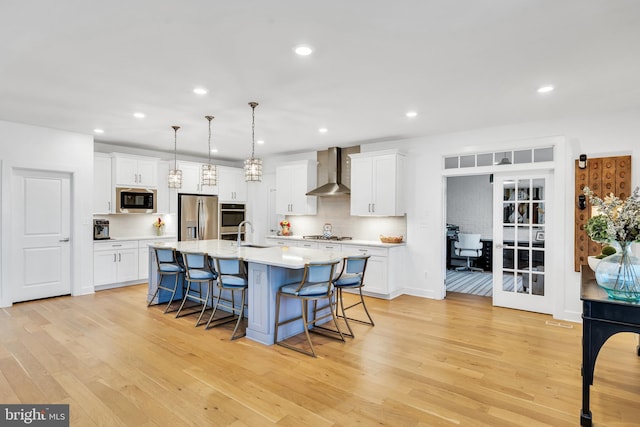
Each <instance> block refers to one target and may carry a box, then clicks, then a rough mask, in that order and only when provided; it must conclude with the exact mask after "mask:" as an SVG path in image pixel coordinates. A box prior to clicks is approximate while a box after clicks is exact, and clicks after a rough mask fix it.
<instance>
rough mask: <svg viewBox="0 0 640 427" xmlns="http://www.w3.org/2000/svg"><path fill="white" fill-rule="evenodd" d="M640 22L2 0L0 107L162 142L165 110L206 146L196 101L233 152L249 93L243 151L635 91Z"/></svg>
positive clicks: (463, 10)
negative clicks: (306, 51)
mask: <svg viewBox="0 0 640 427" xmlns="http://www.w3.org/2000/svg"><path fill="white" fill-rule="evenodd" d="M639 23H640V1H638V0H398V1H388V0H386V1H381V0H349V1H347V0H323V1H311V0H306V1H305V0H272V1H264V0H242V1H230V0H226V1H223V0H181V1H173V0H109V1H101V2H97V1H93V0H55V1H51V0H33V1H27V0H2V4H1V5H0V40H2V43H1V44H0V120H7V121H14V122H21V123H27V124H34V125H40V126H45V127H50V128H57V129H64V130H69V131H74V132H80V133H85V134H91V133H93V129H94V128H102V129H104V130H105V133H104V134H102V135H96V136H95V139H96V141H100V142H106V143H112V144H118V145H126V146H132V147H139V148H147V149H154V150H165V151H168V152H172V150H173V130H172V129H171V125H180V126H182V129H181V130H180V131H179V133H178V151H179V152H183V153H188V154H201V155H203V156H206V152H207V132H208V131H207V121H206V119H205V118H204V116H205V115H209V114H210V115H213V116H215V119H214V121H213V127H212V129H213V137H212V145H213V146H214V147H216V148H218V149H219V152H218V154H215V155H214V158H216V157H217V158H221V159H228V160H231V159H242V158H245V157H248V156H249V155H250V152H251V108H250V107H249V106H248V105H247V103H248V102H249V101H257V102H259V103H260V105H259V106H258V107H257V109H256V139H264V140H265V144H264V145H259V146H256V156H257V157H264V156H269V155H274V154H280V153H290V152H298V151H311V150H316V149H324V148H327V147H330V146H350V145H355V144H364V143H367V142H373V141H383V140H396V139H403V138H412V137H419V136H423V135H430V134H439V133H446V132H452V131H460V130H466V129H473V128H478V127H487V126H494V125H501V124H508V123H520V122H528V121H536V120H544V119H551V118H558V117H567V116H576V115H583V114H592V113H597V112H606V111H615V110H623V109H630V108H637V107H639V106H640V81H639V79H640V49H639V46H640V24H639ZM299 43H306V44H309V45H311V46H313V47H314V49H315V52H314V54H313V55H312V56H309V57H298V56H296V55H295V54H294V53H293V51H292V49H293V47H294V45H296V44H299ZM545 84H552V85H554V86H555V87H556V90H555V91H554V92H552V93H549V94H539V93H537V92H536V89H537V88H538V87H539V86H541V85H545ZM195 86H203V87H206V88H207V89H208V90H209V93H208V94H207V95H204V96H197V95H195V94H193V92H192V89H193V88H194V87H195ZM408 110H415V111H417V112H418V114H419V115H418V116H417V117H416V118H414V119H409V118H407V117H405V113H406V112H407V111H408ZM137 111H140V112H144V113H145V114H146V115H147V117H146V118H145V119H142V120H140V119H136V118H134V117H133V116H132V114H133V113H134V112H137ZM320 127H326V128H328V130H329V132H328V133H326V134H320V133H318V131H317V130H318V128H320ZM3 143H4V142H3Z"/></svg>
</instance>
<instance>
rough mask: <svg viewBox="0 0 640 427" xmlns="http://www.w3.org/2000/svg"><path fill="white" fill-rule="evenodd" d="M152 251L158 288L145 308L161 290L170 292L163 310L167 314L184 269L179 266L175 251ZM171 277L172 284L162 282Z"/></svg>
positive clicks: (156, 248)
mask: <svg viewBox="0 0 640 427" xmlns="http://www.w3.org/2000/svg"><path fill="white" fill-rule="evenodd" d="M153 251H154V253H155V257H156V266H157V270H158V287H157V288H156V291H155V293H154V294H153V296H152V297H151V300H149V303H148V304H147V307H149V306H150V305H151V304H152V303H153V300H154V299H155V298H156V296H157V295H158V293H159V292H160V290H161V289H162V290H164V291H167V292H171V297H170V298H169V302H168V303H167V307H166V308H165V309H164V312H165V313H167V312H169V307H171V304H172V303H173V301H174V299H175V297H176V292H177V291H178V285H179V284H180V283H182V280H181V279H182V277H183V274H184V267H183V266H182V265H181V264H180V261H179V260H178V256H177V255H176V250H175V249H173V248H159V247H154V248H153ZM171 276H173V283H171V282H169V280H164V279H165V278H167V279H168V278H169V277H171ZM167 282H169V283H167ZM159 301H160V298H158V304H160V302H159Z"/></svg>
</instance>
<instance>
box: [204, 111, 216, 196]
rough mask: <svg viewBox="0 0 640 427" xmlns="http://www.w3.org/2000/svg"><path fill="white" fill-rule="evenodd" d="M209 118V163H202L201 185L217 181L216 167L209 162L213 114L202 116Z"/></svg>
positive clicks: (213, 183)
mask: <svg viewBox="0 0 640 427" xmlns="http://www.w3.org/2000/svg"><path fill="white" fill-rule="evenodd" d="M204 118H205V119H207V120H209V163H208V164H206V165H202V166H201V168H200V170H201V177H200V182H201V184H202V185H216V184H217V183H218V168H217V167H216V165H212V164H211V120H213V116H204Z"/></svg>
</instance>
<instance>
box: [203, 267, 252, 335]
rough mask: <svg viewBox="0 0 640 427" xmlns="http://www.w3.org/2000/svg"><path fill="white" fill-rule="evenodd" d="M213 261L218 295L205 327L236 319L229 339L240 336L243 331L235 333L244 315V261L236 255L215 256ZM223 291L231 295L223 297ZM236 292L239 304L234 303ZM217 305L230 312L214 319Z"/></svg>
mask: <svg viewBox="0 0 640 427" xmlns="http://www.w3.org/2000/svg"><path fill="white" fill-rule="evenodd" d="M213 261H214V263H215V266H216V270H217V272H218V281H217V286H218V296H217V298H216V299H215V303H214V304H213V311H212V312H211V316H210V317H209V321H208V322H207V326H206V329H209V328H213V327H215V326H219V325H222V324H225V323H229V322H232V321H234V320H236V326H235V328H234V329H233V332H232V333H231V339H232V340H235V339H237V338H242V337H243V336H245V333H243V334H242V335H236V333H237V332H238V327H239V326H240V322H241V321H242V318H243V317H244V308H245V306H246V299H247V287H248V283H249V282H248V280H247V269H246V267H245V264H244V261H243V260H242V259H240V258H237V257H215V258H214V259H213ZM224 291H227V292H230V293H231V297H230V298H225V297H224V295H223V292H224ZM236 292H240V303H239V304H236ZM218 307H222V308H223V309H224V310H225V311H227V310H228V311H230V313H231V314H229V315H227V316H223V317H219V318H217V319H215V318H214V317H215V315H216V311H217V310H218Z"/></svg>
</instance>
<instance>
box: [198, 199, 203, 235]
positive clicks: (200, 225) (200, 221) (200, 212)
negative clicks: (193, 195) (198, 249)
mask: <svg viewBox="0 0 640 427" xmlns="http://www.w3.org/2000/svg"><path fill="white" fill-rule="evenodd" d="M202 204H203V202H202V199H198V240H202V239H203V238H204V218H203V214H204V212H203V210H204V207H203V206H202Z"/></svg>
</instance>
